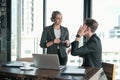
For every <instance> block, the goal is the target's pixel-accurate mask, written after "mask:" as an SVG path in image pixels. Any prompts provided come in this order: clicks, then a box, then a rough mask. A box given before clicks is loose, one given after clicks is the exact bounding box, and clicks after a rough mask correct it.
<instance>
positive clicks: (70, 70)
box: [61, 66, 86, 75]
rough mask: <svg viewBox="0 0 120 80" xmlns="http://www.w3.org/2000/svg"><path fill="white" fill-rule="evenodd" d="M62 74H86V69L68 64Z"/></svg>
mask: <svg viewBox="0 0 120 80" xmlns="http://www.w3.org/2000/svg"><path fill="white" fill-rule="evenodd" d="M61 74H64V75H85V74H86V69H85V68H82V67H77V66H68V67H66V69H64V70H63V71H62V72H61Z"/></svg>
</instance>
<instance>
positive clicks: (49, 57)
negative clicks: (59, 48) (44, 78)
mask: <svg viewBox="0 0 120 80" xmlns="http://www.w3.org/2000/svg"><path fill="white" fill-rule="evenodd" d="M32 55H33V63H34V66H35V67H37V68H42V69H57V70H61V69H63V68H65V66H60V63H59V59H58V55H57V54H32Z"/></svg>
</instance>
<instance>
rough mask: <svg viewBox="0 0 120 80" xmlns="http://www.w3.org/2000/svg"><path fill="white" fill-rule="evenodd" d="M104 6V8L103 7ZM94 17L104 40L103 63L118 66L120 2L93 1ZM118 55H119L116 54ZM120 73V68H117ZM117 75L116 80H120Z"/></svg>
mask: <svg viewBox="0 0 120 80" xmlns="http://www.w3.org/2000/svg"><path fill="white" fill-rule="evenodd" d="M101 5H102V6H101ZM92 8H93V9H92V10H93V11H92V13H93V14H92V17H93V18H94V19H96V20H97V21H98V22H99V29H98V30H97V34H98V35H99V37H100V38H101V40H102V45H103V53H102V55H103V61H107V62H108V60H109V61H110V62H111V63H114V64H116V66H118V65H119V64H120V63H118V61H119V60H120V58H119V57H120V45H119V44H118V43H119V40H120V33H119V32H120V5H119V0H93V3H92ZM116 53H117V54H116ZM116 72H117V73H120V66H119V67H116ZM118 76H119V75H117V74H116V80H118V79H120V78H119V77H118Z"/></svg>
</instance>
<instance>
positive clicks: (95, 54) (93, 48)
mask: <svg viewBox="0 0 120 80" xmlns="http://www.w3.org/2000/svg"><path fill="white" fill-rule="evenodd" d="M78 45H79V42H78V41H74V42H72V51H71V54H72V55H73V56H81V57H83V66H85V67H98V68H100V67H101V66H102V62H101V61H102V59H101V57H102V46H101V41H100V39H99V38H98V36H97V35H96V34H94V35H92V36H91V38H90V39H89V40H88V41H87V42H86V43H85V44H84V45H83V46H81V47H79V48H78Z"/></svg>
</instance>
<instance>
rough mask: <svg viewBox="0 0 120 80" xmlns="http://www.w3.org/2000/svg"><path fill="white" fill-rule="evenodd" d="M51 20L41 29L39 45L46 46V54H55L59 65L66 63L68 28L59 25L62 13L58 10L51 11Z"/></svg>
mask: <svg viewBox="0 0 120 80" xmlns="http://www.w3.org/2000/svg"><path fill="white" fill-rule="evenodd" d="M51 21H52V22H53V24H52V25H50V26H47V27H45V28H44V30H43V33H42V37H41V41H40V46H41V47H42V48H47V54H57V55H58V57H59V61H60V65H66V63H67V59H68V57H67V53H66V48H67V47H69V46H70V41H69V32H68V29H67V28H66V27H63V26H61V22H62V14H61V13H60V12H59V11H53V13H52V17H51Z"/></svg>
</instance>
